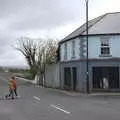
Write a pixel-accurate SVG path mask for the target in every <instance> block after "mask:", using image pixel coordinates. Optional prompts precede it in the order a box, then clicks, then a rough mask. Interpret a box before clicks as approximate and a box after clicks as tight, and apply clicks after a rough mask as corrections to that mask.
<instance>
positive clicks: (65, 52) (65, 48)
mask: <svg viewBox="0 0 120 120" xmlns="http://www.w3.org/2000/svg"><path fill="white" fill-rule="evenodd" d="M64 60H67V43H65V45H64Z"/></svg>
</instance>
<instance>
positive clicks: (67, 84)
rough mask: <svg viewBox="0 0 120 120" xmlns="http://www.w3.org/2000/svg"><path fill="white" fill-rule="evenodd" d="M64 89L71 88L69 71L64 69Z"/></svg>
mask: <svg viewBox="0 0 120 120" xmlns="http://www.w3.org/2000/svg"><path fill="white" fill-rule="evenodd" d="M64 88H66V89H70V88H71V69H70V68H64Z"/></svg>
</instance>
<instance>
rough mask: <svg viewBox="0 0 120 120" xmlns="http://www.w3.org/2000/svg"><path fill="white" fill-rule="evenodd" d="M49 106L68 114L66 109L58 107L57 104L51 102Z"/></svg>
mask: <svg viewBox="0 0 120 120" xmlns="http://www.w3.org/2000/svg"><path fill="white" fill-rule="evenodd" d="M50 106H51V107H53V108H56V109H57V110H60V111H62V112H64V113H66V114H70V112H68V111H66V110H63V109H61V108H60V107H58V106H56V105H53V104H51V105H50Z"/></svg>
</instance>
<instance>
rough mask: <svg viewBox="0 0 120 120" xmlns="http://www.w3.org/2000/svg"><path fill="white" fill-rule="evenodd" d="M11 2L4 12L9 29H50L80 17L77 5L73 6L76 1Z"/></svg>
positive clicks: (24, 0)
mask: <svg viewBox="0 0 120 120" xmlns="http://www.w3.org/2000/svg"><path fill="white" fill-rule="evenodd" d="M11 1H12V2H13V3H12V2H10V5H9V6H7V7H8V9H7V10H8V11H6V12H8V13H9V14H8V18H7V19H11V23H10V24H9V27H10V29H17V30H19V29H20V30H25V29H50V28H53V27H55V26H59V25H63V24H65V23H67V22H70V21H73V20H74V19H77V18H79V17H80V11H78V10H77V8H78V6H79V5H77V4H75V3H77V1H78V0H76V2H75V1H73V0H71V2H70V0H36V1H33V0H21V1H19V2H18V1H17V2H16V0H11ZM3 6H5V5H3ZM10 8H12V9H10ZM9 9H10V11H9ZM3 10H4V7H3Z"/></svg>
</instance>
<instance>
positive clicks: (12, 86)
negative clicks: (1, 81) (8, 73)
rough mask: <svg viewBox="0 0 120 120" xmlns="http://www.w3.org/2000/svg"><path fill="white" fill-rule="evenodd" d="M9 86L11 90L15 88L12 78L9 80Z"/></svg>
mask: <svg viewBox="0 0 120 120" xmlns="http://www.w3.org/2000/svg"><path fill="white" fill-rule="evenodd" d="M8 86H9V89H10V90H13V89H14V85H13V82H12V80H11V79H10V80H9V82H8Z"/></svg>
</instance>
